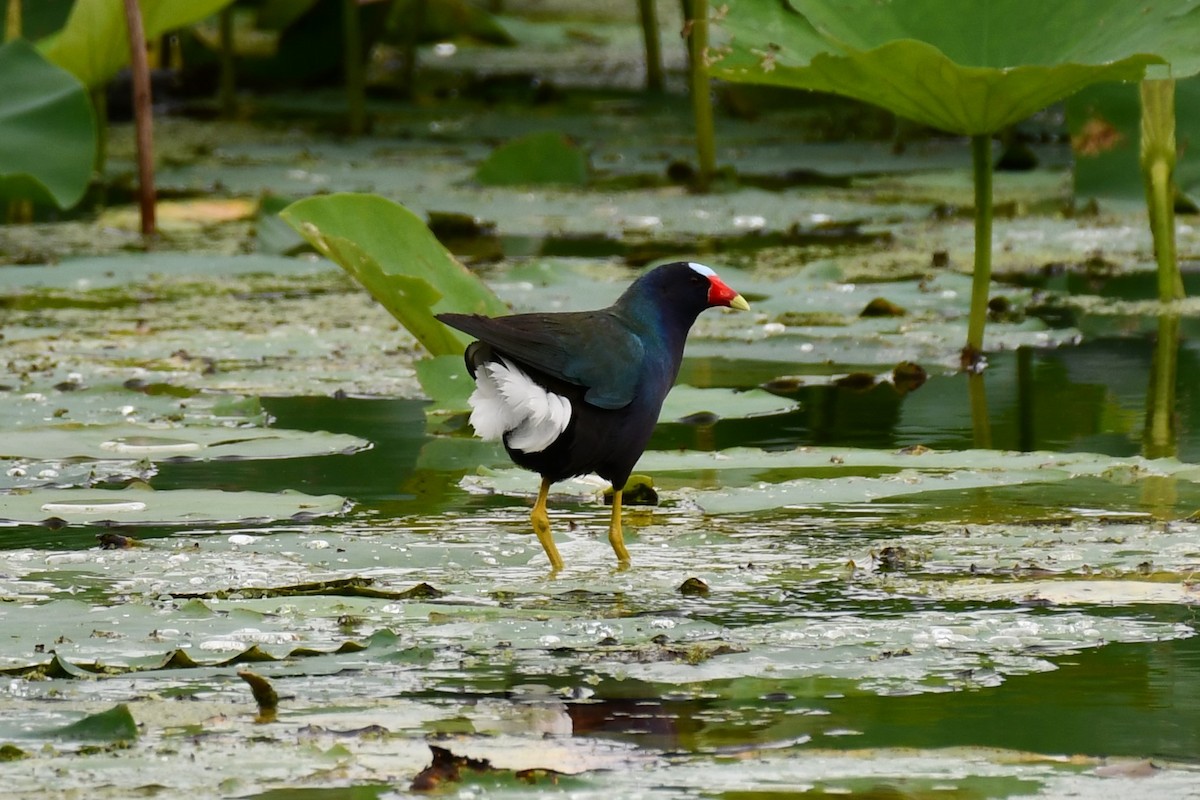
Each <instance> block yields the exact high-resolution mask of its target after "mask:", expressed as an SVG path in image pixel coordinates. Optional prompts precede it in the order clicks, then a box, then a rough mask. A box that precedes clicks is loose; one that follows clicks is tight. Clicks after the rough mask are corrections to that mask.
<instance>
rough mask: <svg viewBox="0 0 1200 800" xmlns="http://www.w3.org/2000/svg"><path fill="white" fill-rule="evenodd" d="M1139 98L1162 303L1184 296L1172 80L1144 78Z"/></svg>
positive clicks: (1143, 160)
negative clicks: (1177, 230) (1178, 254)
mask: <svg viewBox="0 0 1200 800" xmlns="http://www.w3.org/2000/svg"><path fill="white" fill-rule="evenodd" d="M1141 100H1142V140H1141V159H1140V160H1141V167H1142V178H1143V180H1144V181H1145V184H1146V206H1147V210H1148V212H1149V215H1150V233H1151V235H1152V236H1153V237H1154V258H1155V260H1156V261H1157V262H1158V299H1159V300H1160V301H1162V302H1164V303H1169V302H1171V301H1172V300H1179V299H1181V298H1182V297H1183V279H1182V278H1181V277H1180V274H1179V260H1178V258H1177V257H1176V252H1175V197H1174V185H1173V182H1172V176H1173V175H1174V173H1175V81H1174V80H1173V79H1164V80H1157V79H1156V80H1144V81H1142V83H1141Z"/></svg>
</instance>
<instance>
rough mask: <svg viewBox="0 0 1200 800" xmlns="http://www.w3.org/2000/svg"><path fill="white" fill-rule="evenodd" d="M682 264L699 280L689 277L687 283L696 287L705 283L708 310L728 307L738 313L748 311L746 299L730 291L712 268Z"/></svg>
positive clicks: (687, 262)
mask: <svg viewBox="0 0 1200 800" xmlns="http://www.w3.org/2000/svg"><path fill="white" fill-rule="evenodd" d="M683 263H684V264H686V265H687V267H688V269H690V270H691V271H692V272H694V273H695V274H696V276H697V278H698V279H699V280H697V278H692V277H690V276H689V278H688V280H689V282H691V283H693V284H697V285H703V284H705V283H707V284H708V286H707V295H706V300H707V302H708V307H709V308H712V307H713V306H728V307H729V308H736V309H738V310H739V311H749V310H750V304H749V303H747V302H746V298H744V297H742V296H741V295H740V294H738V293H737V292H735V291H734V290H733V289H730V288H729V284H727V283H725V281H723V280H721V279H720V278H718V277H717V273H716V272H714V271H713V269H712V267H706V266H705V265H703V264H697V263H696V262H695V261H686V262H683Z"/></svg>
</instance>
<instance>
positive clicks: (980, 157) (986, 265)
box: [962, 134, 992, 371]
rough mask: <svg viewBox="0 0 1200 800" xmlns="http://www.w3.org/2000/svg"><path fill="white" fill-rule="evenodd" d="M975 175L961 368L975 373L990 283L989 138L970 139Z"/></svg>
mask: <svg viewBox="0 0 1200 800" xmlns="http://www.w3.org/2000/svg"><path fill="white" fill-rule="evenodd" d="M971 163H972V166H973V167H974V173H975V269H974V271H973V273H972V276H971V313H970V319H969V321H968V323H967V346H966V347H964V348H963V352H962V366H963V369H966V370H968V371H978V370H979V369H981V368H982V364H983V329H984V326H985V325H986V324H987V310H988V292H989V290H990V288H991V281H992V137H991V135H989V134H976V135H974V136H972V137H971Z"/></svg>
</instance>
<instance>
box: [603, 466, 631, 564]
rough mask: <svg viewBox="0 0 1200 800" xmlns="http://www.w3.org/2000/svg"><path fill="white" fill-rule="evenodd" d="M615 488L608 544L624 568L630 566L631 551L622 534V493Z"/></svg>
mask: <svg viewBox="0 0 1200 800" xmlns="http://www.w3.org/2000/svg"><path fill="white" fill-rule="evenodd" d="M622 491H623V490H621V489H618V488H616V487H615V486H614V487H613V503H612V506H613V507H612V519H611V520H609V523H608V543H609V544H611V545H612V549H613V552H614V553H616V554H617V562H618V563H619V564H620V565H621V566H622V567H628V566H629V551H628V550H626V549H625V535H624V534H622V533H621V492H622Z"/></svg>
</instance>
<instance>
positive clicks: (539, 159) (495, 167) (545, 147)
mask: <svg viewBox="0 0 1200 800" xmlns="http://www.w3.org/2000/svg"><path fill="white" fill-rule="evenodd" d="M475 179H476V180H478V181H479V182H480V183H481V184H483V185H484V186H530V185H533V186H536V185H539V184H548V183H549V184H561V185H566V186H584V185H586V184H587V181H588V165H587V156H586V155H584V153H583V151H581V150H580V149H579V148H578V147H576V146H575V145H573V144H571V143H570V142H568V141H567V139H566V138H565V137H564V136H563V135H562V134H561V133H557V132H555V131H543V132H541V133H531V134H528V135H527V136H522V137H521V138H519V139H515V140H513V141H511V142H508V143H507V144H504V145H501V146H500V147H498V148H496V150H495V151H493V152H492V154H491V155H490V156H488V157H487V159H486V160H484V162H483V163H482V164H480V165H479V168H478V169H477V170H476V172H475Z"/></svg>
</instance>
